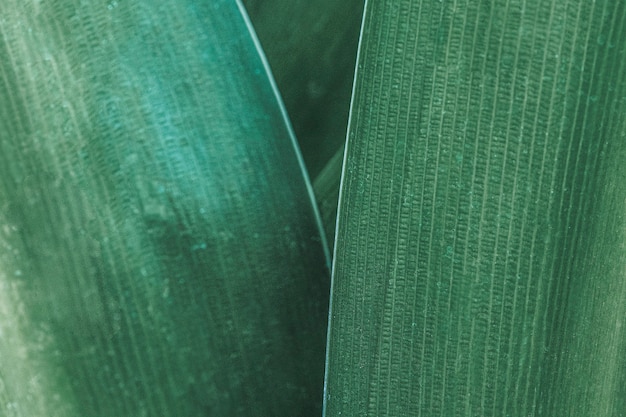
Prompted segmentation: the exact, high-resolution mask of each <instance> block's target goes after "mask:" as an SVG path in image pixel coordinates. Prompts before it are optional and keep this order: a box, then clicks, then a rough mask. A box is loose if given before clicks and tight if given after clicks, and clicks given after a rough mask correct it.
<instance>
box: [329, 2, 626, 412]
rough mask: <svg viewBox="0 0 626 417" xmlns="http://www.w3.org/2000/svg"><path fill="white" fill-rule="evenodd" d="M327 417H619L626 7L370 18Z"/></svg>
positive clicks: (337, 267) (525, 6) (418, 5)
mask: <svg viewBox="0 0 626 417" xmlns="http://www.w3.org/2000/svg"><path fill="white" fill-rule="evenodd" d="M361 36H362V39H361V44H360V49H359V58H358V67H357V75H356V83H355V91H354V93H353V94H354V95H353V101H352V109H351V120H350V123H349V134H348V141H347V145H346V146H347V151H346V159H345V164H344V167H343V180H342V181H343V182H342V191H341V194H340V204H339V219H338V229H337V237H336V247H335V257H334V261H333V262H334V265H333V282H332V296H331V323H330V331H329V335H330V339H329V345H328V359H327V375H326V389H325V415H326V416H327V417H331V416H332V417H335V416H357V415H358V416H366V415H367V416H372V417H373V416H428V417H433V416H446V417H448V416H481V417H485V416H557V415H558V416H582V415H584V416H617V415H621V414H620V413H623V412H624V410H625V409H626V404H625V403H624V401H625V400H624V398H626V392H625V391H624V387H626V384H625V383H624V380H625V378H626V376H625V375H626V359H625V358H626V337H625V334H624V320H625V319H626V307H625V306H626V303H624V301H626V281H625V279H624V276H625V275H624V273H625V271H626V250H625V247H626V245H625V242H626V240H625V239H626V218H625V214H624V213H625V212H626V181H625V178H626V173H625V171H624V166H626V145H625V143H626V118H625V116H624V115H625V114H626V101H625V97H626V67H625V66H626V54H625V50H626V44H625V43H624V39H626V8H624V3H622V2H615V1H596V2H587V1H580V0H571V1H534V0H530V1H522V2H518V1H506V0H497V1H490V2H487V1H480V2H467V1H451V2H448V1H444V2H420V1H411V0H393V1H391V0H380V1H368V2H367V3H366V6H365V17H364V26H363V29H362V35H361Z"/></svg>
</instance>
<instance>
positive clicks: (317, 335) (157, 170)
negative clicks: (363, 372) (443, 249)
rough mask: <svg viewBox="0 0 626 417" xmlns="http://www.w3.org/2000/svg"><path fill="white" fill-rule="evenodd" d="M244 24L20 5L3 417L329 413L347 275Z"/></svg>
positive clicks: (3, 316) (176, 14) (11, 45)
mask: <svg viewBox="0 0 626 417" xmlns="http://www.w3.org/2000/svg"><path fill="white" fill-rule="evenodd" d="M241 10H242V7H241V5H240V4H239V3H237V2H233V1H226V0H212V1H209V2H192V1H171V0H166V1H163V2H156V3H155V2H149V1H134V2H127V1H124V0H117V1H111V2H109V3H108V4H107V3H104V2H65V1H52V2H30V1H28V2H18V1H12V0H9V1H5V2H3V3H2V5H1V6H0V16H1V18H0V40H1V42H0V75H1V76H0V100H2V105H1V106H0V247H1V248H2V249H1V251H0V414H2V415H6V416H25V417H26V416H28V417H39V416H41V417H44V416H45V417H48V416H57V417H65V416H116V417H118V416H174V415H176V416H200V415H219V416H229V415H233V416H235V415H237V416H240V415H255V416H281V415H284V416H293V415H318V414H319V411H320V409H321V399H322V395H321V386H322V379H323V355H324V353H323V349H324V335H325V325H324V321H325V317H326V301H325V298H326V296H327V292H328V291H327V259H328V258H327V256H326V255H325V245H324V242H323V237H322V235H321V234H320V223H319V218H318V216H317V215H316V213H315V209H314V206H313V205H312V203H311V195H312V193H311V187H310V185H309V184H308V182H307V180H306V178H305V175H303V171H302V163H301V158H300V156H299V153H298V151H297V150H296V148H295V146H294V145H295V143H294V140H293V135H292V133H291V131H290V128H289V125H288V123H287V122H286V118H285V113H284V110H283V108H282V107H281V104H280V103H279V100H278V98H277V93H276V90H275V89H274V87H273V82H272V81H271V79H270V77H269V76H268V72H267V67H266V66H265V65H264V62H263V59H262V58H261V56H260V55H259V51H258V49H257V44H256V42H255V38H254V35H253V34H252V33H251V32H250V29H249V25H248V23H247V21H246V19H245V18H244V17H243V15H242V12H241Z"/></svg>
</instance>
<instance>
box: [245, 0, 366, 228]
mask: <svg viewBox="0 0 626 417" xmlns="http://www.w3.org/2000/svg"><path fill="white" fill-rule="evenodd" d="M244 3H245V5H246V7H247V8H248V10H249V13H250V19H251V20H252V23H253V24H254V26H255V28H256V31H257V33H258V36H259V39H260V41H261V44H262V45H263V49H264V51H265V53H266V55H267V59H268V61H269V63H270V66H271V67H272V72H273V74H274V76H275V77H276V84H277V85H278V88H279V90H280V91H281V94H282V96H283V98H284V100H285V106H286V108H287V111H288V113H289V117H290V119H291V121H292V123H293V127H294V130H295V132H296V137H297V138H298V142H299V143H300V148H301V149H302V154H303V158H304V161H305V163H306V166H307V169H308V171H309V174H310V175H311V178H312V179H315V178H316V177H317V176H318V175H319V174H320V172H321V171H322V169H323V168H324V167H325V166H326V164H327V163H328V161H329V160H330V159H332V157H333V156H334V154H335V153H336V152H337V150H338V149H339V148H341V147H342V146H343V143H344V141H345V137H346V126H347V121H348V111H349V108H350V93H351V89H352V83H353V75H354V67H355V60H356V51H357V42H358V38H359V27H360V23H361V17H362V11H363V0H342V1H337V0H244ZM336 182H337V184H338V180H337V181H336ZM337 188H338V187H337ZM332 223H333V225H334V221H333V222H332Z"/></svg>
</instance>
